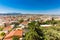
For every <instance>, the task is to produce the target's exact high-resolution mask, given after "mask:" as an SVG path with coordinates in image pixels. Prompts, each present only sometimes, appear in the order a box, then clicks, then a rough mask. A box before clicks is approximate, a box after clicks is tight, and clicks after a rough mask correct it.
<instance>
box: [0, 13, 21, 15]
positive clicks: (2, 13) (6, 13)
mask: <svg viewBox="0 0 60 40" xmlns="http://www.w3.org/2000/svg"><path fill="white" fill-rule="evenodd" d="M0 15H21V13H0Z"/></svg>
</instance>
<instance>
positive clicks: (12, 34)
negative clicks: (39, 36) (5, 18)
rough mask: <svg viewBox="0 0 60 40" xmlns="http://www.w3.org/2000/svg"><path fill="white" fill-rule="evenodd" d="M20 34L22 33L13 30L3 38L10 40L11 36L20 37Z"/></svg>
mask: <svg viewBox="0 0 60 40" xmlns="http://www.w3.org/2000/svg"><path fill="white" fill-rule="evenodd" d="M22 33H23V31H22V30H13V31H11V32H10V33H9V34H8V35H6V36H5V38H11V37H13V36H18V37H22Z"/></svg>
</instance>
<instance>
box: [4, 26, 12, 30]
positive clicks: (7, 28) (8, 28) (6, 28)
mask: <svg viewBox="0 0 60 40" xmlns="http://www.w3.org/2000/svg"><path fill="white" fill-rule="evenodd" d="M11 28H12V27H11V26H7V27H5V28H4V29H3V30H7V31H8V30H10V29H11Z"/></svg>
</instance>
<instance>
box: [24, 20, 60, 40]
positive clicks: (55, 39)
mask: <svg viewBox="0 0 60 40" xmlns="http://www.w3.org/2000/svg"><path fill="white" fill-rule="evenodd" d="M59 22H60V21H59ZM59 22H58V21H52V20H51V21H46V24H53V26H51V27H40V23H39V22H38V21H32V22H31V23H29V24H28V26H29V32H27V33H26V35H25V40H60V26H54V24H59Z"/></svg>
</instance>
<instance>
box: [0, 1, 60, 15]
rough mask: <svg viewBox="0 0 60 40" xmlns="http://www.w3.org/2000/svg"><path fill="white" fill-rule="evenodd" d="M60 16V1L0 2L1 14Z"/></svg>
mask: <svg viewBox="0 0 60 40" xmlns="http://www.w3.org/2000/svg"><path fill="white" fill-rule="evenodd" d="M14 12H16V13H23V14H58V15H59V14H60V0H0V13H14Z"/></svg>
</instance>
